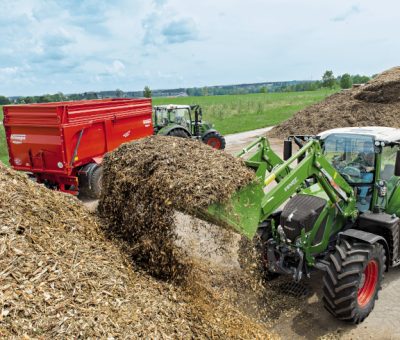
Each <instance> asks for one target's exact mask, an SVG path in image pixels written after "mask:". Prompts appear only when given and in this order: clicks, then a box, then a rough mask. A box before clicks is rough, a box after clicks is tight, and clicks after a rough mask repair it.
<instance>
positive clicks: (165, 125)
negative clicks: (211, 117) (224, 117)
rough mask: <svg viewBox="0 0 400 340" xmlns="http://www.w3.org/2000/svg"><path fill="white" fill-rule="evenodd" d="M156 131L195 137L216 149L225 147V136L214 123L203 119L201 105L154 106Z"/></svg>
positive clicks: (170, 134) (157, 132) (167, 134)
mask: <svg viewBox="0 0 400 340" xmlns="http://www.w3.org/2000/svg"><path fill="white" fill-rule="evenodd" d="M153 117H154V119H153V125H154V133H155V134H158V135H165V136H175V137H183V138H194V139H198V140H201V141H202V142H204V143H205V144H208V145H210V146H211V147H213V148H215V149H224V148H225V138H224V137H223V136H222V135H221V134H220V133H219V132H218V131H217V130H215V129H213V125H212V124H210V123H208V122H205V121H203V112H202V109H201V107H200V106H199V105H175V104H169V105H158V106H154V116H153Z"/></svg>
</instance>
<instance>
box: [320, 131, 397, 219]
mask: <svg viewBox="0 0 400 340" xmlns="http://www.w3.org/2000/svg"><path fill="white" fill-rule="evenodd" d="M318 137H319V138H320V140H321V145H322V149H323V153H324V156H325V158H326V159H327V160H328V161H329V162H330V163H331V165H332V166H333V167H334V168H335V169H336V170H337V171H338V172H339V173H340V174H341V175H342V177H343V178H344V179H345V180H346V181H347V182H348V184H349V185H350V186H352V187H353V188H354V192H355V196H356V198H357V208H358V210H359V211H360V212H364V211H367V210H372V209H374V208H378V207H379V208H380V209H382V210H386V209H387V201H388V200H389V199H390V197H391V195H392V194H393V192H394V189H395V188H396V184H397V182H398V180H399V178H398V177H397V176H396V175H395V168H396V159H397V151H398V150H399V145H400V130H398V129H395V128H386V127H363V128H358V127H356V128H340V129H333V130H328V131H325V132H323V133H321V134H320V135H319V136H318Z"/></svg>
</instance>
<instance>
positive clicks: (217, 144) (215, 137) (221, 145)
mask: <svg viewBox="0 0 400 340" xmlns="http://www.w3.org/2000/svg"><path fill="white" fill-rule="evenodd" d="M202 140H203V143H205V144H207V145H209V146H211V147H212V148H214V149H217V150H224V149H225V145H226V142H225V138H224V136H222V135H220V134H219V133H218V132H216V131H212V132H210V133H207V134H206V135H205V136H204V137H203V138H202Z"/></svg>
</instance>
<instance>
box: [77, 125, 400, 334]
mask: <svg viewBox="0 0 400 340" xmlns="http://www.w3.org/2000/svg"><path fill="white" fill-rule="evenodd" d="M267 131H268V128H267V129H259V130H254V131H250V132H245V133H239V134H235V135H229V136H226V140H227V148H226V151H227V152H229V153H236V152H238V151H240V150H241V149H242V148H243V147H245V146H246V145H247V144H249V143H250V142H252V141H253V140H254V139H255V138H256V137H257V136H264V135H265V133H266V132H267ZM270 143H271V145H272V147H273V149H274V150H275V151H276V152H277V153H278V154H280V155H281V154H282V150H283V143H282V141H281V140H279V139H275V138H271V139H270ZM96 204H97V202H96V201H85V205H86V206H88V207H90V208H91V209H95V208H96ZM187 222H188V217H187V216H185V215H182V214H179V215H178V230H177V232H178V234H179V235H180V236H181V237H182V242H183V243H184V244H185V245H186V246H187V247H189V248H190V250H191V253H192V254H193V255H194V256H195V257H199V258H201V259H203V260H204V259H207V260H208V261H210V262H211V263H212V264H213V265H215V266H216V267H220V268H223V269H225V270H229V271H233V272H235V271H240V268H239V265H238V262H237V255H236V249H234V248H235V247H236V242H235V240H233V242H232V248H233V249H230V250H229V249H228V250H225V251H223V252H221V251H215V250H216V249H218V248H219V247H218V245H217V244H215V243H214V236H213V235H212V234H211V233H209V232H208V231H207V229H203V230H201V231H197V232H193V230H191V229H190V228H189V227H188V225H189V224H190V223H187ZM238 240H239V237H237V241H238ZM321 283H322V275H321V273H317V272H316V273H314V274H313V275H312V276H311V279H305V281H304V284H303V288H304V289H305V292H304V294H303V295H302V296H301V297H299V298H298V299H299V303H298V306H296V307H297V308H295V309H292V308H291V309H288V310H282V311H281V313H279V314H277V316H276V317H275V318H274V319H273V320H272V322H271V330H272V331H274V332H275V333H276V334H279V335H280V336H281V337H282V338H283V339H289V338H293V339H317V338H322V339H336V338H340V339H400V327H399V326H398V319H399V316H400V303H399V302H400V269H398V268H397V269H392V270H391V271H390V272H389V273H386V275H385V279H384V281H383V288H382V291H381V292H380V294H379V300H378V301H377V302H376V305H375V309H374V311H373V312H372V313H371V314H370V316H369V317H368V318H367V319H366V320H365V321H364V322H363V323H362V324H360V325H348V324H346V323H343V322H340V321H338V320H336V319H335V318H333V317H332V316H331V315H330V314H329V313H328V312H327V311H325V309H324V308H323V305H322V301H321V296H322V289H321Z"/></svg>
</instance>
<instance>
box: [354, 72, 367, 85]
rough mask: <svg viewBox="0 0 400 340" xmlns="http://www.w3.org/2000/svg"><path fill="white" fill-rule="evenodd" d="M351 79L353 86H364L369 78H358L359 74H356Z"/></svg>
mask: <svg viewBox="0 0 400 340" xmlns="http://www.w3.org/2000/svg"><path fill="white" fill-rule="evenodd" d="M352 78H353V84H365V83H366V82H367V81H369V80H370V77H368V76H360V75H359V74H356V75H355V76H353V77H352Z"/></svg>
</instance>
